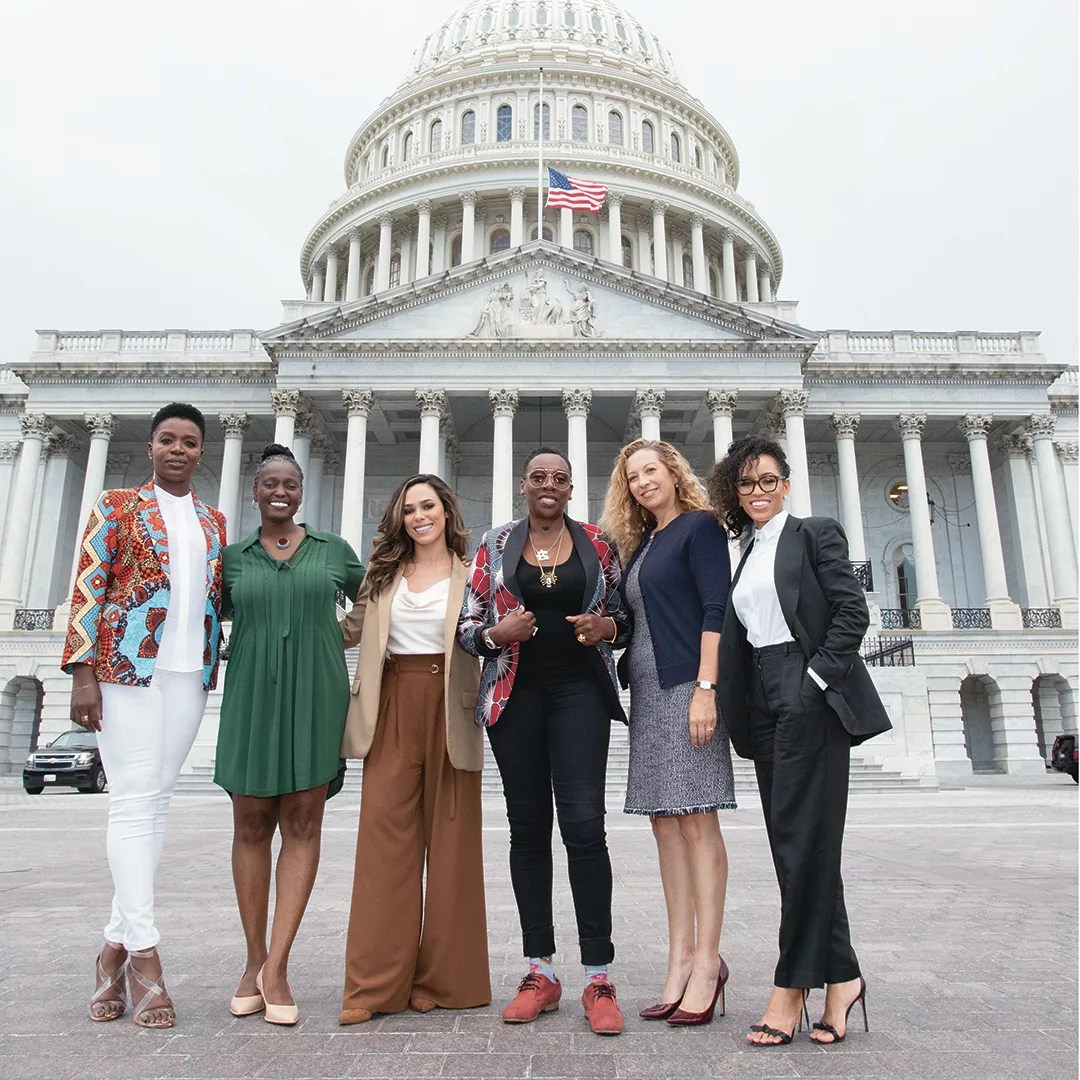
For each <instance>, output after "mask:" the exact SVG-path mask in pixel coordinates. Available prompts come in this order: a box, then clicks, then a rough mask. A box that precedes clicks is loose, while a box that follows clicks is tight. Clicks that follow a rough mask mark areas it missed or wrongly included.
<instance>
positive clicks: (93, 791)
mask: <svg viewBox="0 0 1080 1080" xmlns="http://www.w3.org/2000/svg"><path fill="white" fill-rule="evenodd" d="M108 786H109V781H108V780H106V779H105V770H104V769H103V768H102V767H101V766H100V765H99V766H98V767H97V768H96V769H95V770H94V775H93V776H91V777H90V784H89V786H88V787H84V788H79V790H80V791H82V792H84V793H86V794H88V795H100V794H101V793H102V792H103V791H104V790H105V789H106V788H107V787H108Z"/></svg>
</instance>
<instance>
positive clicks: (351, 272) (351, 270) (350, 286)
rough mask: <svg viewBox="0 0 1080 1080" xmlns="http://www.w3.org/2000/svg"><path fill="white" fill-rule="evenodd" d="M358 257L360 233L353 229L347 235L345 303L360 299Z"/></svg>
mask: <svg viewBox="0 0 1080 1080" xmlns="http://www.w3.org/2000/svg"><path fill="white" fill-rule="evenodd" d="M360 258H361V251H360V233H359V232H358V231H354V232H352V233H351V234H350V235H349V266H348V269H347V270H346V272H345V302H346V303H348V302H349V301H350V300H359V299H360V271H361V263H360Z"/></svg>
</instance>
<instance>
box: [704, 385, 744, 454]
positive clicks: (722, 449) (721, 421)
mask: <svg viewBox="0 0 1080 1080" xmlns="http://www.w3.org/2000/svg"><path fill="white" fill-rule="evenodd" d="M738 400H739V391H738V390H710V391H709V392H708V393H707V394H706V395H705V404H706V405H707V406H708V407H709V412H710V413H711V414H712V434H713V460H714V461H719V460H720V459H721V458H722V457H725V456H726V455H727V451H728V447H729V446H730V445H731V444H732V441H733V440H734V437H735V436H734V434H733V433H732V430H731V417H732V414H733V413H734V412H735V402H736V401H738Z"/></svg>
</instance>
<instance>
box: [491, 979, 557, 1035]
mask: <svg viewBox="0 0 1080 1080" xmlns="http://www.w3.org/2000/svg"><path fill="white" fill-rule="evenodd" d="M561 997H562V983H560V982H559V980H558V979H556V980H555V981H554V982H552V981H551V979H549V978H548V977H547V976H546V975H541V974H540V972H539V971H530V972H529V974H528V975H526V976H525V978H524V979H522V980H521V982H520V983H518V988H517V994H516V995H515V996H514V1000H513V1001H511V1002H510V1004H509V1005H507V1006H506V1008H505V1009H503V1013H502V1018H503V1020H504V1021H505V1022H506V1023H507V1024H528V1023H531V1022H532V1021H533V1020H535V1019H536V1018H537V1017H538V1016H539V1015H540V1014H541V1013H542V1012H554V1011H555V1010H556V1009H557V1008H558V1007H559V999H560V998H561Z"/></svg>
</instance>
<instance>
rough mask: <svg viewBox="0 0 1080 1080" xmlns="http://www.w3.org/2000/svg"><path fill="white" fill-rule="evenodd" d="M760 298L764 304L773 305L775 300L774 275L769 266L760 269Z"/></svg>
mask: <svg viewBox="0 0 1080 1080" xmlns="http://www.w3.org/2000/svg"><path fill="white" fill-rule="evenodd" d="M758 297H759V299H760V300H761V302H762V303H763V304H771V303H772V300H773V293H772V273H771V272H770V271H769V268H768V267H767V266H761V267H759V268H758Z"/></svg>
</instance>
